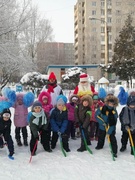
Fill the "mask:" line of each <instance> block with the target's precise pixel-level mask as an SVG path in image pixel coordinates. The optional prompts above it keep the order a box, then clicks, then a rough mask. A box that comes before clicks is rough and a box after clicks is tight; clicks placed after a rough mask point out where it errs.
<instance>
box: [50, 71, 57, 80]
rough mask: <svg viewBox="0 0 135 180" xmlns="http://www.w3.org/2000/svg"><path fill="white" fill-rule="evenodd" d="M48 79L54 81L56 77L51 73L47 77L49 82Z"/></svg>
mask: <svg viewBox="0 0 135 180" xmlns="http://www.w3.org/2000/svg"><path fill="white" fill-rule="evenodd" d="M50 79H54V80H56V76H55V74H54V72H51V73H50V75H49V80H50Z"/></svg>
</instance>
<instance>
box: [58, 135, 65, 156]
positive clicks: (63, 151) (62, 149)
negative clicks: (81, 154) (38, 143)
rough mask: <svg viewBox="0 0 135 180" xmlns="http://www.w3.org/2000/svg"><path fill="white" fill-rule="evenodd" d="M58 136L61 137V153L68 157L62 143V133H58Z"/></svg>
mask: <svg viewBox="0 0 135 180" xmlns="http://www.w3.org/2000/svg"><path fill="white" fill-rule="evenodd" d="M58 135H59V139H60V147H61V151H62V153H63V155H64V156H65V157H66V156H67V154H66V152H65V150H64V148H63V143H62V137H61V133H58Z"/></svg>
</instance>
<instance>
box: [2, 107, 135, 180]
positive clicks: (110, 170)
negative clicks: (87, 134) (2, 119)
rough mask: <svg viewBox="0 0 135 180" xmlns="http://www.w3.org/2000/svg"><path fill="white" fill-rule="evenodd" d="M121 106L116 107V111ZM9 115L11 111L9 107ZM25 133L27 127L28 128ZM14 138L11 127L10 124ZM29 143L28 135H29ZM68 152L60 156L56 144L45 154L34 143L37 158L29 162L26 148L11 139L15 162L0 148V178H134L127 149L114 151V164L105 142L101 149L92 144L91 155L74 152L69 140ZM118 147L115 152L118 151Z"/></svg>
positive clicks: (75, 144) (77, 144) (132, 161)
mask: <svg viewBox="0 0 135 180" xmlns="http://www.w3.org/2000/svg"><path fill="white" fill-rule="evenodd" d="M121 108H122V106H119V107H118V112H120V110H121ZM11 111H12V113H13V111H14V110H13V108H11ZM28 130H29V128H28ZM12 136H13V139H14V125H13V124H12ZM120 138H121V131H120V123H119V122H118V124H117V140H118V146H119V148H120V146H121V143H120ZM29 140H30V132H29ZM69 144H70V149H71V152H69V153H67V154H68V155H67V157H64V156H63V154H62V152H61V150H60V144H59V141H58V144H57V147H56V149H55V150H53V152H52V153H48V152H45V151H44V150H43V147H42V146H41V144H40V143H39V144H38V149H37V155H36V156H34V157H33V158H32V162H31V163H29V159H30V151H29V147H24V146H22V147H18V146H17V144H16V141H15V139H14V145H15V155H14V157H15V160H10V159H9V158H8V157H7V154H6V149H5V148H3V149H0V164H1V165H0V179H1V180H26V179H27V180H121V179H122V180H127V179H128V180H133V179H134V178H135V158H134V156H132V155H130V146H129V145H128V148H127V150H126V151H125V152H123V153H121V152H119V151H118V158H117V159H116V161H113V160H112V157H111V153H110V149H109V146H108V141H107V139H106V143H105V146H104V148H103V149H102V150H95V146H96V144H97V142H96V141H92V145H91V146H90V148H91V150H92V151H93V155H91V154H89V153H88V151H85V152H82V153H80V152H77V151H76V150H77V148H79V147H80V138H78V139H77V140H70V141H69ZM119 148H118V149H119Z"/></svg>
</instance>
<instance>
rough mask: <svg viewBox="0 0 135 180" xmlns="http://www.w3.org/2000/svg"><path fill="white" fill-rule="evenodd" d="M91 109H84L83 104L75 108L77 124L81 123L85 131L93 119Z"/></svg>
mask: <svg viewBox="0 0 135 180" xmlns="http://www.w3.org/2000/svg"><path fill="white" fill-rule="evenodd" d="M91 114H92V112H91V109H90V107H89V106H87V107H84V106H83V105H82V104H79V105H77V106H76V108H75V119H76V123H79V125H81V126H82V127H83V128H84V129H85V128H87V127H88V125H89V124H90V118H91Z"/></svg>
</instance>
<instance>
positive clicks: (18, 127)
mask: <svg viewBox="0 0 135 180" xmlns="http://www.w3.org/2000/svg"><path fill="white" fill-rule="evenodd" d="M33 101H34V94H33V93H31V92H28V93H26V94H24V93H18V94H16V102H15V105H14V106H13V107H14V108H15V113H14V125H15V139H16V141H17V145H18V146H22V142H21V136H20V131H22V136H23V141H24V146H28V141H27V137H28V133H27V125H28V123H27V115H28V107H30V106H31V105H32V103H33Z"/></svg>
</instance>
